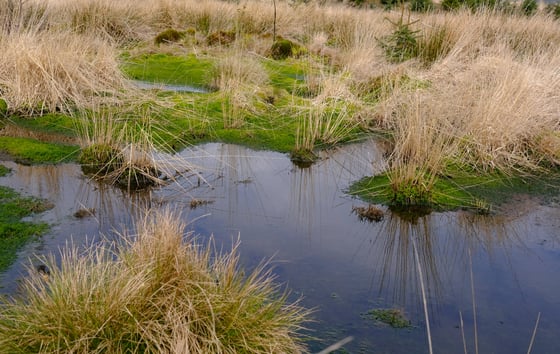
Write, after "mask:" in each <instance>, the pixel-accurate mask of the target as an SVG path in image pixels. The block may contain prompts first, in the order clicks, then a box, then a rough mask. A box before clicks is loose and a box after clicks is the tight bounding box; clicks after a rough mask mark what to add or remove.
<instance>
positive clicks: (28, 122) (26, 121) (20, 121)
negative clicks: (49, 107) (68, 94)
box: [10, 113, 76, 137]
mask: <svg viewBox="0 0 560 354" xmlns="http://www.w3.org/2000/svg"><path fill="white" fill-rule="evenodd" d="M10 123H11V124H14V125H16V126H18V127H23V128H27V129H30V130H33V131H37V132H42V133H49V134H60V135H63V136H67V137H74V136H75V131H76V129H75V128H76V121H75V118H74V117H70V116H68V115H64V114H60V113H49V114H45V115H42V116H38V117H33V118H24V117H16V116H13V117H11V118H10Z"/></svg>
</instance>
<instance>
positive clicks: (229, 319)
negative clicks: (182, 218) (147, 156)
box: [0, 212, 309, 353]
mask: <svg viewBox="0 0 560 354" xmlns="http://www.w3.org/2000/svg"><path fill="white" fill-rule="evenodd" d="M124 236H126V237H125V239H127V240H128V241H127V242H128V243H127V244H126V245H124V244H121V245H118V246H119V247H115V245H111V244H108V243H107V244H104V245H96V246H95V247H93V246H92V248H90V249H88V250H87V251H86V252H83V251H79V250H77V249H75V248H66V249H64V250H63V251H62V261H61V263H60V265H58V263H57V262H56V261H55V259H54V257H52V258H46V259H44V263H45V265H46V266H47V267H48V268H47V269H48V275H45V274H39V273H38V272H37V271H36V270H35V269H30V275H29V277H28V278H26V279H25V280H24V281H23V283H22V289H21V290H22V292H21V296H19V295H18V296H17V297H14V298H9V299H4V300H3V303H2V307H1V310H0V352H2V353H13V352H26V353H28V352H29V353H30V352H33V353H51V352H88V353H101V352H111V353H130V352H142V353H152V352H158V353H187V352H188V353H273V352H274V353H275V352H278V353H299V352H303V351H304V350H305V348H304V347H303V345H302V337H301V333H300V330H301V328H302V327H301V326H302V324H303V323H304V322H305V321H306V320H307V319H308V315H309V312H308V311H307V310H304V309H303V308H302V307H300V306H299V305H298V303H297V302H296V303H293V302H292V303H290V302H288V300H287V296H288V294H287V293H285V292H283V291H281V290H280V289H279V287H278V285H276V284H275V283H274V282H273V280H274V279H273V276H272V275H271V273H270V271H268V270H266V265H262V266H260V267H258V268H257V269H256V270H254V271H253V272H250V273H248V274H246V275H244V273H243V272H242V270H241V269H239V265H238V255H237V251H236V247H234V248H233V250H232V251H230V252H223V253H222V252H218V251H217V250H216V249H215V247H214V246H213V245H212V244H208V245H204V246H203V245H200V244H198V243H197V242H196V240H195V239H194V238H193V236H192V235H185V234H184V225H182V224H181V223H180V222H179V221H178V218H177V216H175V215H173V213H170V212H153V213H150V214H148V215H147V216H146V218H145V219H144V220H143V221H141V222H139V223H138V225H137V230H136V233H135V234H134V235H124ZM93 300H95V301H93Z"/></svg>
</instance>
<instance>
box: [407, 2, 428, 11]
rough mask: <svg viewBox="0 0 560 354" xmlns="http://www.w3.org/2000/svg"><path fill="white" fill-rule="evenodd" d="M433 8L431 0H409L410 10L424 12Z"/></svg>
mask: <svg viewBox="0 0 560 354" xmlns="http://www.w3.org/2000/svg"><path fill="white" fill-rule="evenodd" d="M433 8H434V3H433V2H432V0H411V1H410V10H411V11H416V12H426V11H429V10H432V9H433Z"/></svg>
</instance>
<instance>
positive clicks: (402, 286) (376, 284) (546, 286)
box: [0, 142, 560, 353]
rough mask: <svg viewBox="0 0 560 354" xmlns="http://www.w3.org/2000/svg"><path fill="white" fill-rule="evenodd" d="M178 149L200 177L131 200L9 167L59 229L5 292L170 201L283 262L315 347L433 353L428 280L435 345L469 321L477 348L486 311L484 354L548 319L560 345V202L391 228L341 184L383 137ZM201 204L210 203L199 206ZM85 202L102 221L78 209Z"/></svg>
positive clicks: (527, 202) (545, 338) (208, 227)
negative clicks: (340, 143)
mask: <svg viewBox="0 0 560 354" xmlns="http://www.w3.org/2000/svg"><path fill="white" fill-rule="evenodd" d="M181 156H182V157H184V158H186V159H187V160H188V161H190V162H192V163H193V164H195V165H196V166H197V168H196V170H197V171H199V173H200V175H198V176H197V175H194V174H193V175H190V176H186V177H184V178H180V179H179V183H178V184H170V185H168V186H165V187H162V188H160V189H157V190H152V191H149V192H143V193H136V194H134V195H132V196H130V195H129V194H127V193H125V192H122V191H120V190H118V189H113V188H109V187H103V186H101V185H99V184H97V183H95V182H92V181H90V180H88V179H85V178H84V177H82V174H81V172H80V169H79V167H78V166H76V165H62V166H33V167H29V166H21V165H17V164H15V163H11V162H6V163H4V164H6V165H8V167H11V168H12V169H13V170H14V172H13V173H12V174H11V175H10V176H8V177H2V178H0V184H2V185H8V186H11V187H13V188H16V189H17V190H20V191H22V192H24V193H26V194H32V195H35V196H40V197H43V198H47V199H49V200H50V201H51V202H53V203H54V204H55V208H54V209H53V210H50V211H48V212H47V213H44V214H42V215H39V216H37V218H38V219H40V220H45V221H48V222H49V223H51V224H53V228H52V230H51V232H50V233H49V234H48V235H45V236H44V237H42V238H41V239H40V240H39V241H37V242H33V243H30V244H28V245H27V246H26V247H25V248H24V249H23V250H22V251H21V254H20V257H19V259H18V262H17V263H16V264H14V265H13V266H12V267H11V268H10V269H9V270H8V271H6V272H5V273H4V274H3V275H2V278H1V285H2V287H3V288H2V290H3V292H8V293H10V292H14V291H16V289H17V278H18V277H19V276H21V274H22V264H23V263H25V262H26V259H27V258H28V257H29V256H30V255H32V254H33V253H45V252H54V251H56V250H57V249H58V248H59V247H61V246H63V245H64V244H65V243H66V242H68V240H70V239H73V240H74V242H77V243H80V244H81V243H84V242H86V239H87V240H92V241H91V242H95V240H97V239H99V236H98V235H99V233H100V232H102V233H104V234H105V235H107V237H115V235H114V234H113V233H112V232H111V230H112V229H113V228H116V229H121V230H122V228H123V226H124V227H126V226H127V225H128V226H129V225H130V224H131V222H132V220H134V218H135V217H137V216H138V215H141V213H142V212H143V210H144V209H145V208H146V207H148V206H152V207H156V206H157V207H161V206H163V207H171V208H175V209H178V210H180V211H181V213H182V216H183V217H184V218H185V220H186V221H189V222H190V224H189V226H188V227H189V228H191V229H193V230H195V232H196V233H198V234H199V235H200V237H201V238H207V237H209V236H210V235H212V234H213V235H214V238H215V239H216V240H217V242H218V244H222V245H223V246H224V248H227V247H230V246H231V245H232V243H233V242H235V240H237V239H238V238H239V239H240V241H241V247H240V252H241V261H242V263H243V265H244V266H245V267H248V268H252V267H254V266H255V265H256V264H258V263H259V262H260V261H261V260H262V259H268V258H270V257H273V261H272V266H273V267H274V272H275V274H276V275H277V276H278V280H279V281H280V282H282V283H285V284H286V285H287V286H288V287H289V288H290V289H292V291H293V296H294V297H297V296H303V304H304V305H306V306H308V307H313V308H315V309H316V312H315V318H316V320H317V322H315V323H313V324H311V327H312V329H313V332H312V335H313V336H315V337H317V338H319V339H320V340H316V341H312V342H310V347H311V348H312V350H313V351H314V352H317V351H319V350H320V349H322V348H325V347H326V346H328V345H330V344H332V343H334V342H336V341H338V340H340V339H342V338H345V337H347V336H352V337H353V338H354V340H353V341H352V342H351V343H349V344H348V345H346V346H345V348H346V349H347V351H348V352H351V353H427V352H428V339H427V338H428V337H427V335H426V320H425V315H424V310H423V305H422V304H423V302H422V292H421V285H422V283H423V285H424V288H425V294H426V303H427V307H428V317H429V321H430V328H431V336H432V340H433V346H434V351H435V352H436V353H455V352H457V353H462V352H463V341H462V334H461V333H462V332H461V329H460V327H461V326H460V316H462V318H463V323H464V335H465V338H466V345H467V348H468V350H469V352H474V341H475V335H474V323H475V321H474V315H475V314H476V324H477V332H478V336H477V339H478V347H479V349H480V352H481V353H513V352H526V351H527V348H528V346H529V343H530V340H531V336H532V332H533V329H534V326H535V321H536V319H537V315H538V314H539V313H540V314H541V317H540V321H539V326H538V330H537V334H536V337H535V341H534V345H533V353H558V352H560V339H558V336H557V334H558V333H560V332H559V331H560V296H558V294H560V281H558V274H560V247H559V243H558V241H559V232H558V230H559V229H560V228H559V226H560V207H559V206H558V205H556V204H550V203H549V204H547V205H542V204H541V203H539V201H538V200H536V199H533V198H530V197H525V196H518V197H515V198H512V201H511V203H510V204H509V205H507V206H504V207H503V208H502V209H501V210H500V213H499V214H500V215H499V216H475V215H472V214H469V213H466V212H448V213H432V214H430V215H428V216H425V217H422V218H418V219H416V220H413V221H405V220H402V219H401V218H399V216H397V215H394V214H391V213H390V212H389V211H388V210H385V212H386V213H385V217H384V219H383V220H382V221H381V222H378V223H367V222H361V221H360V220H359V219H358V218H357V216H356V215H354V214H353V213H352V207H353V206H361V205H364V203H362V202H360V201H359V200H356V199H354V198H351V197H349V196H348V195H347V194H345V193H344V190H345V189H346V188H347V187H348V186H349V185H350V183H352V182H353V181H355V180H357V179H359V178H360V177H362V176H364V175H371V174H373V173H375V172H378V171H379V170H380V169H381V168H382V167H383V159H382V153H381V151H380V150H379V149H378V148H377V146H376V144H375V143H374V142H370V143H366V144H360V145H351V146H345V147H343V148H340V149H337V150H335V151H330V152H328V153H325V154H324V157H325V158H324V159H323V160H321V161H320V162H319V163H317V164H315V165H313V166H312V167H310V168H308V169H300V168H298V167H295V166H294V165H292V163H291V162H290V161H289V159H288V158H287V157H286V156H285V155H284V154H279V153H272V152H262V151H252V150H249V149H246V148H243V147H239V146H235V145H227V144H208V145H204V146H201V147H199V148H197V149H193V150H188V151H184V152H183V153H182V154H181ZM193 198H196V199H200V200H205V201H208V202H209V203H208V204H205V205H201V206H199V207H197V208H196V209H191V207H190V202H191V200H192V199H193ZM82 207H87V208H94V209H95V216H94V217H88V218H82V219H78V218H76V217H74V216H73V213H74V212H75V211H77V210H78V209H80V208H82ZM86 236H87V238H86ZM88 242H90V241H88ZM415 250H416V251H415ZM415 255H417V256H418V257H417V259H416V257H415ZM419 274H421V275H422V276H421V277H420V276H419ZM471 279H472V282H471ZM473 289H474V300H475V301H474V302H475V305H476V306H475V309H474V310H473ZM373 308H399V309H401V310H403V311H404V313H405V315H406V316H407V317H408V319H409V320H410V323H411V325H412V327H411V328H408V329H393V328H391V327H388V326H386V325H383V324H379V323H376V322H375V321H373V320H371V319H369V318H366V317H365V316H364V315H363V314H364V313H366V312H367V311H368V310H370V309H373Z"/></svg>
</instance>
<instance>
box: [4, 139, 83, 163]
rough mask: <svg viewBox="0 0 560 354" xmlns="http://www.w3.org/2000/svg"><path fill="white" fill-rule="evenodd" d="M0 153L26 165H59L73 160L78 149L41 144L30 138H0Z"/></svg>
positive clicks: (69, 146) (75, 147) (60, 145)
mask: <svg viewBox="0 0 560 354" xmlns="http://www.w3.org/2000/svg"><path fill="white" fill-rule="evenodd" d="M0 151H3V152H5V153H7V154H9V155H11V156H12V157H14V158H15V159H16V160H19V161H22V162H26V163H59V162H68V161H73V160H75V158H76V156H77V155H78V151H79V149H78V147H77V146H71V145H62V144H51V143H43V142H40V141H37V140H34V139H30V138H12V137H6V136H2V137H0Z"/></svg>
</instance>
